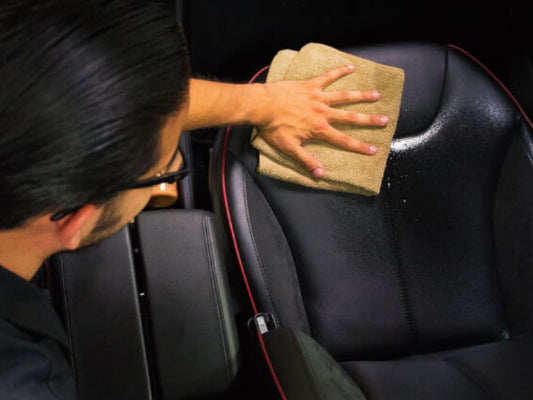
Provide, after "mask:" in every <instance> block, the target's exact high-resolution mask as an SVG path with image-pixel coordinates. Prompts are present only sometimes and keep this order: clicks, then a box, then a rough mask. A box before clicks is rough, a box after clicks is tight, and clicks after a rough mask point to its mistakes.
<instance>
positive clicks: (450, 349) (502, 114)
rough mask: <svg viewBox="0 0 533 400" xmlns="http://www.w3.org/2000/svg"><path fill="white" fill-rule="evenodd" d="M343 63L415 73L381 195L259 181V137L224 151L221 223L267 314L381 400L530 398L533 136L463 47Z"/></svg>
mask: <svg viewBox="0 0 533 400" xmlns="http://www.w3.org/2000/svg"><path fill="white" fill-rule="evenodd" d="M344 50H345V51H349V52H351V53H353V54H355V55H358V56H361V57H365V58H368V59H371V60H374V61H377V62H381V63H384V64H389V65H395V66H398V67H401V68H403V69H404V70H405V88H404V93H403V99H402V106H401V113H400V120H399V123H398V128H397V131H396V134H395V139H394V141H393V144H392V148H391V153H390V158H389V160H388V163H387V168H386V171H385V177H384V179H383V185H382V189H381V193H380V195H379V196H377V197H364V196H358V195H351V194H345V193H335V192H328V191H318V190H311V189H307V188H304V187H300V186H296V185H293V184H289V183H285V182H281V181H277V180H273V179H270V178H267V177H264V176H260V175H258V174H257V173H256V172H255V169H256V165H257V158H258V157H257V152H256V151H255V150H254V149H253V148H252V147H251V146H250V144H249V136H250V131H251V129H250V128H249V127H241V128H234V129H232V130H231V133H230V134H229V135H225V136H224V137H223V138H221V141H220V143H219V146H218V149H217V151H216V152H215V159H214V164H213V177H212V178H213V180H212V185H211V188H212V191H213V199H214V200H215V202H216V203H215V205H214V207H215V211H216V212H217V214H218V215H219V216H221V217H224V218H225V217H226V214H227V216H228V218H229V219H228V220H227V221H226V223H227V229H230V231H229V232H228V233H229V234H231V235H232V236H233V239H234V244H235V247H236V251H237V253H238V258H239V259H240V260H241V261H242V266H243V268H244V270H245V273H246V276H245V277H246V279H247V284H249V286H250V288H251V292H252V294H253V300H254V302H255V304H256V308H257V310H258V311H259V312H265V313H271V314H272V315H273V316H274V319H275V320H276V321H277V323H278V324H279V325H281V326H285V327H290V328H293V329H297V330H300V331H303V332H305V333H307V334H309V335H311V336H312V337H313V338H314V339H315V340H316V341H318V342H319V343H320V344H321V345H322V346H323V347H324V348H325V349H326V350H327V351H328V352H329V353H330V354H331V355H333V357H334V358H335V359H336V360H337V361H338V362H339V363H341V365H342V366H343V367H344V369H345V370H346V371H347V372H348V373H349V374H350V376H351V377H352V378H353V380H354V381H355V382H356V383H357V384H358V385H359V386H360V388H361V389H362V391H363V392H364V394H365V395H366V397H367V398H368V399H371V400H377V399H379V400H382V399H383V400H390V399H394V400H400V399H410V400H413V399H429V398H431V399H432V400H437V399H468V400H476V399H532V398H533V379H531V378H532V377H533V128H532V126H531V123H530V122H529V121H528V120H527V118H525V117H524V116H523V114H522V113H521V112H520V109H519V107H518V106H517V104H516V103H515V102H514V101H513V99H511V98H510V96H509V95H508V92H506V90H505V89H503V88H502V86H501V85H500V84H499V83H498V82H497V81H496V80H495V79H494V77H493V76H491V75H490V74H489V73H488V72H487V71H486V70H484V69H483V68H482V67H480V65H478V64H477V63H476V62H475V61H474V60H472V59H471V58H470V57H468V56H467V55H465V54H464V52H463V51H461V50H460V49H457V48H454V47H451V46H445V45H438V44H424V43H406V44H392V45H379V46H372V47H367V48H364V47H361V48H352V49H344ZM377 134H378V133H377Z"/></svg>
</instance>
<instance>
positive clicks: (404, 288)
mask: <svg viewBox="0 0 533 400" xmlns="http://www.w3.org/2000/svg"><path fill="white" fill-rule="evenodd" d="M387 179H388V177H387ZM390 196H391V193H390V190H386V196H385V199H386V202H387V210H386V214H387V216H388V219H389V223H390V226H391V233H392V247H393V250H394V253H395V254H396V258H397V261H398V262H397V265H396V266H397V268H396V274H397V276H398V280H399V282H400V299H401V301H402V304H403V305H404V316H405V319H406V322H407V325H408V326H409V331H410V332H411V339H412V343H411V344H412V345H415V344H416V339H417V336H418V332H417V330H416V327H415V324H414V316H413V312H412V310H411V305H410V304H411V302H410V296H409V287H408V284H407V280H406V277H405V269H404V267H403V265H404V262H403V258H402V256H401V254H400V245H399V240H398V237H397V228H396V224H395V222H394V218H393V217H392V213H391V210H390V209H391V203H392V202H391V199H390Z"/></svg>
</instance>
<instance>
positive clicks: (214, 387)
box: [51, 210, 239, 400]
mask: <svg viewBox="0 0 533 400" xmlns="http://www.w3.org/2000/svg"><path fill="white" fill-rule="evenodd" d="M135 225H136V228H135V229H133V228H131V229H127V228H123V229H122V230H120V231H119V232H117V233H116V234H114V235H112V236H110V237H109V238H107V239H106V240H104V241H103V242H101V243H99V244H98V245H95V246H91V247H88V248H84V249H81V250H78V251H76V252H68V253H61V254H59V255H56V256H54V258H53V259H52V260H51V263H52V265H51V267H52V268H51V271H52V272H53V276H52V278H53V279H52V283H53V284H54V285H53V288H52V289H53V290H52V293H53V295H54V298H55V300H56V303H59V306H60V308H61V309H63V310H64V312H63V315H64V318H63V320H64V322H65V325H66V328H67V333H68V335H69V339H70V342H71V361H72V364H73V368H74V372H75V376H76V381H77V385H78V390H79V394H80V398H81V399H82V400H84V399H87V400H89V399H91V400H93V399H102V400H106V399H113V400H136V399H138V400H147V399H151V398H164V399H196V398H201V397H205V396H208V395H213V394H220V393H223V392H224V391H226V390H228V389H229V387H230V386H231V384H232V382H233V380H234V378H235V375H236V373H237V369H238V362H237V360H238V351H239V348H238V341H237V336H236V332H235V326H234V321H233V312H232V308H231V304H230V293H229V290H228V287H227V282H226V275H225V266H224V264H223V261H222V258H221V255H220V253H219V248H218V243H217V240H216V238H215V235H214V233H213V216H212V214H211V213H209V212H207V211H199V210H156V211H148V212H143V213H141V215H139V216H138V218H137V221H136V224H135ZM206 382H209V384H206Z"/></svg>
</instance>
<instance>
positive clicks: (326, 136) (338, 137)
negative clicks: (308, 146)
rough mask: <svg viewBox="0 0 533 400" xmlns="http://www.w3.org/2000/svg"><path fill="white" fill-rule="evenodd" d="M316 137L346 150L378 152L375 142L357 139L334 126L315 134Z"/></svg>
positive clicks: (368, 153)
mask: <svg viewBox="0 0 533 400" xmlns="http://www.w3.org/2000/svg"><path fill="white" fill-rule="evenodd" d="M315 137H316V138H317V139H320V140H323V141H325V142H328V143H331V144H332V145H334V146H337V147H340V148H342V149H344V150H348V151H354V152H356V153H360V154H367V155H374V154H376V153H377V148H376V146H374V145H373V144H370V143H365V142H361V141H359V140H355V139H354V138H351V137H350V136H348V135H346V134H344V133H342V132H341V131H339V130H337V129H335V128H333V127H331V129H329V130H327V131H326V132H324V133H322V134H317V135H315Z"/></svg>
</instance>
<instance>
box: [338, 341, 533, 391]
mask: <svg viewBox="0 0 533 400" xmlns="http://www.w3.org/2000/svg"><path fill="white" fill-rule="evenodd" d="M343 367H344V368H345V370H346V371H347V372H348V373H349V374H350V375H351V376H352V377H353V378H354V380H355V381H356V382H357V384H358V385H359V386H360V387H361V389H362V390H363V392H364V393H365V395H366V396H367V398H368V399H369V400H389V399H395V400H402V399H409V400H418V399H432V400H450V399H469V400H478V399H479V400H482V399H483V400H485V399H513V400H519V399H532V398H533V379H531V378H532V371H533V335H531V334H530V335H526V336H521V337H515V338H513V339H512V340H501V341H499V342H494V343H490V344H485V345H480V346H473V347H469V348H465V349H461V350H455V351H452V352H442V353H434V354H426V355H424V356H413V357H407V358H401V359H397V360H391V361H352V362H346V363H343Z"/></svg>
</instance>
